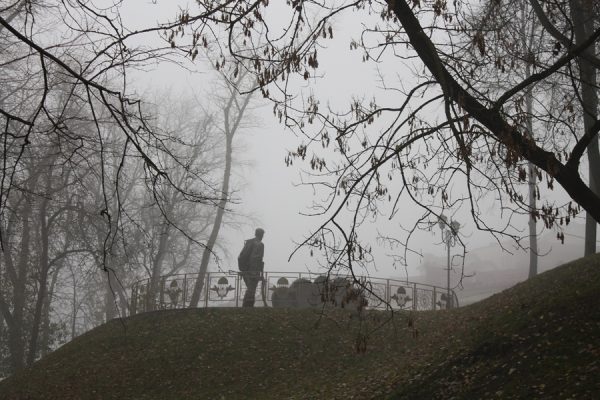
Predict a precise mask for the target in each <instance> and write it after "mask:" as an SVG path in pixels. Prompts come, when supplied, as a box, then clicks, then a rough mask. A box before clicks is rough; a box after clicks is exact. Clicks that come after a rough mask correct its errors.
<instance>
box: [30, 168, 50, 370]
mask: <svg viewBox="0 0 600 400" xmlns="http://www.w3.org/2000/svg"><path fill="white" fill-rule="evenodd" d="M50 171H51V169H50ZM51 179H52V172H49V173H48V174H47V176H46V196H45V197H44V200H43V201H42V203H41V205H40V210H39V218H38V223H39V224H40V243H39V245H40V250H41V251H40V259H39V264H38V273H39V278H38V283H39V287H38V293H37V298H36V301H35V309H34V312H33V324H32V327H31V334H30V338H29V353H28V354H27V365H31V364H33V362H34V361H35V359H36V355H37V349H38V337H39V333H40V325H41V322H42V308H43V305H44V302H45V300H46V293H47V289H48V272H49V269H50V261H49V255H48V246H49V240H50V238H49V230H48V202H49V196H50V191H51Z"/></svg>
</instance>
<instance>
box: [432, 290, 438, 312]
mask: <svg viewBox="0 0 600 400" xmlns="http://www.w3.org/2000/svg"><path fill="white" fill-rule="evenodd" d="M436 289H437V287H436V286H434V287H433V311H435V301H436V300H437V291H436Z"/></svg>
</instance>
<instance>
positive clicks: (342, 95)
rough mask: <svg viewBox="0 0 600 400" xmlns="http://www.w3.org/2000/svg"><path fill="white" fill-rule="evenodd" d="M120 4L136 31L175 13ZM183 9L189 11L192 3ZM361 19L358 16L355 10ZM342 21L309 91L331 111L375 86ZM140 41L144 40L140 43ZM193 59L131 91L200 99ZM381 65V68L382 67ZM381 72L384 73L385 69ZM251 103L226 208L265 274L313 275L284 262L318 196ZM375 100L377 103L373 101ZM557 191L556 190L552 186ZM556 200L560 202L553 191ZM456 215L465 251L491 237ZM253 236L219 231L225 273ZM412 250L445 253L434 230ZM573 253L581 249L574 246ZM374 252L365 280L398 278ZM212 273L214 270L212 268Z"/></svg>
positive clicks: (413, 264) (303, 262)
mask: <svg viewBox="0 0 600 400" xmlns="http://www.w3.org/2000/svg"><path fill="white" fill-rule="evenodd" d="M126 3H127V2H126ZM127 4H128V5H127V7H129V6H132V7H129V8H125V9H123V10H122V15H123V17H124V20H125V23H126V25H127V24H130V23H133V24H134V25H135V26H137V27H141V26H148V25H151V24H152V23H154V22H156V21H157V20H162V21H164V20H166V19H173V18H174V17H175V15H176V13H177V6H176V5H175V2H170V1H169V2H167V1H161V0H158V1H157V2H156V4H153V3H152V2H148V1H145V0H144V1H143V5H140V4H139V3H138V0H136V1H132V2H130V3H127ZM190 4H193V3H190ZM191 7H192V8H191V9H193V7H194V6H193V5H192V6H191ZM362 15H364V14H363V13H361V16H362ZM344 22H345V23H344V25H341V24H337V25H336V24H334V27H335V32H336V39H335V40H334V41H332V42H331V44H330V49H328V50H326V49H323V50H321V51H320V59H319V63H320V65H321V67H320V68H319V71H320V72H322V73H325V76H324V77H323V79H321V80H319V83H318V89H316V88H315V89H313V90H315V91H316V90H318V92H319V93H317V94H320V95H321V97H322V98H323V97H324V96H323V94H326V97H327V98H328V99H329V101H330V102H331V103H332V104H334V105H338V106H341V105H347V104H348V103H349V101H350V99H351V97H352V95H356V96H358V97H363V96H366V97H367V98H368V96H369V95H370V94H371V93H372V88H373V87H374V86H376V85H377V84H378V83H377V71H376V70H375V66H374V65H373V64H372V63H366V64H365V63H362V62H361V52H360V51H354V52H350V51H348V48H349V42H350V37H351V35H350V34H349V33H348V32H344V31H343V30H342V29H341V28H342V27H343V26H358V27H360V24H354V23H348V21H347V20H344ZM354 22H357V21H354ZM355 36H356V35H355ZM155 39H156V38H155ZM145 40H152V39H150V38H146V39H145ZM337 47H339V49H338V48H337ZM200 58H201V56H199V57H198V58H197V59H196V60H197V62H196V63H195V65H194V66H193V67H192V68H195V69H196V72H187V71H184V70H182V69H181V68H178V67H176V66H174V65H161V66H159V67H157V68H154V69H151V70H148V71H143V72H139V73H137V74H136V75H135V76H134V77H133V79H134V81H135V84H136V87H139V90H140V92H144V91H146V90H150V91H154V90H160V89H165V88H168V89H170V90H171V91H172V92H174V93H177V92H178V90H181V91H186V90H190V89H192V90H193V89H194V88H197V90H194V91H195V92H196V94H197V95H198V96H205V95H206V94H207V91H208V90H209V88H210V79H211V75H212V74H211V73H210V68H209V67H208V66H207V65H205V64H202V62H201V61H200V62H198V60H199V59H200ZM382 68H385V65H383V66H382ZM393 68H399V63H398V64H394V65H393ZM382 72H383V73H384V74H386V71H385V70H383V71H382ZM404 74H406V75H407V76H409V73H408V72H404ZM401 75H403V72H402V69H401V67H400V69H398V70H390V71H387V74H386V77H389V78H394V77H396V76H401ZM314 86H315V85H313V87H314ZM255 100H256V102H255V105H261V104H264V106H262V107H259V108H258V109H257V110H255V115H256V117H257V119H256V122H257V124H256V125H257V127H254V128H252V129H248V130H246V131H244V132H239V133H238V135H236V139H235V146H236V147H237V149H238V150H237V151H236V153H235V154H234V159H235V160H236V161H238V162H240V161H241V162H242V163H244V164H246V165H245V166H242V167H240V164H239V163H238V166H237V167H236V168H235V170H234V187H235V188H236V189H238V190H240V192H239V196H240V199H241V201H242V204H239V205H235V206H233V207H234V208H235V209H236V210H238V211H239V210H242V212H243V213H244V214H246V215H249V216H252V217H253V218H255V219H256V220H257V221H259V225H260V226H261V227H263V228H264V229H265V230H266V235H265V238H264V242H265V248H266V254H265V269H266V270H276V271H304V270H307V269H310V270H315V269H316V267H317V265H316V262H315V259H313V258H311V257H310V256H309V255H308V252H307V251H301V252H300V253H299V254H298V255H297V256H295V257H294V259H293V260H292V261H291V262H289V263H288V257H289V255H290V253H291V252H292V251H293V249H294V247H295V245H294V242H299V241H301V240H302V239H303V238H304V237H305V235H306V234H308V233H309V231H310V230H311V229H314V228H316V227H318V226H319V224H320V223H321V222H322V221H323V219H322V217H321V218H319V217H305V216H301V215H300V213H301V212H306V211H308V210H307V207H308V206H309V205H310V203H311V202H312V201H313V200H318V199H320V198H322V197H323V196H322V195H319V194H314V193H313V192H312V190H311V189H310V188H307V187H298V186H297V184H298V183H300V182H301V178H300V169H299V166H300V165H301V163H295V165H294V166H292V167H286V166H285V163H284V157H285V156H286V153H287V150H290V149H294V148H296V147H297V146H298V144H300V142H301V140H300V139H299V138H296V137H295V136H294V135H293V134H292V133H291V132H290V131H286V130H285V129H284V127H283V125H280V124H279V123H278V122H276V121H275V120H274V118H273V117H272V115H273V114H272V104H271V103H267V102H264V101H263V100H262V99H260V98H259V97H258V96H257V97H256V98H255ZM379 100H380V98H378V101H379ZM384 100H385V99H384ZM242 183H243V184H242ZM557 193H560V189H559V190H558V191H557ZM558 196H559V197H562V196H561V195H560V194H558ZM403 207H404V209H403V212H402V213H400V214H399V215H398V216H397V217H396V219H395V220H394V221H392V222H385V220H384V219H383V220H380V221H378V222H377V223H376V224H373V227H372V229H373V232H375V231H376V229H383V230H387V233H388V234H391V233H393V231H394V230H395V229H397V232H401V230H400V227H399V224H401V223H403V218H402V216H403V215H405V216H410V215H414V213H415V211H416V210H417V209H416V207H415V206H414V205H412V204H405V205H403ZM484 210H486V208H484ZM487 211H488V212H489V213H490V216H494V215H497V214H496V212H497V207H496V205H494V204H493V203H492V202H490V204H489V206H488V207H487ZM419 213H420V211H419ZM457 218H458V219H459V220H460V221H461V222H462V223H463V227H462V229H461V231H462V233H464V235H465V236H464V241H465V242H466V243H467V244H468V247H469V249H474V248H476V247H481V246H485V245H488V244H490V243H492V242H493V238H492V237H491V236H489V235H487V234H485V233H481V232H476V231H474V226H473V223H472V222H470V221H469V219H468V216H465V215H459V216H458V217H457ZM580 222H581V220H580ZM522 226H523V230H524V232H525V230H526V228H527V227H526V221H525V219H523V225H522ZM253 231H254V227H253V226H252V225H244V226H243V227H242V228H241V229H231V228H227V227H224V228H223V229H222V230H221V233H220V237H221V241H222V243H227V247H228V248H229V249H230V254H229V258H226V259H225V262H224V266H225V267H226V268H227V266H229V267H230V268H231V269H236V262H235V258H236V257H237V253H238V252H239V250H240V249H241V246H242V244H243V240H244V239H247V238H250V237H252V236H253ZM374 242H375V240H374V238H373V243H374ZM576 242H577V240H576V239H575V238H573V241H572V242H571V243H572V244H574V245H577V246H579V244H576ZM413 246H414V249H415V250H418V251H421V252H422V253H429V254H434V255H438V256H440V257H443V256H444V255H445V248H444V246H443V245H442V244H441V243H440V235H439V231H438V230H437V229H436V230H434V232H419V233H418V234H417V235H416V236H415V240H414V242H413ZM581 248H582V249H583V245H582V244H581ZM457 251H458V250H457ZM541 251H544V249H541ZM374 252H375V255H376V266H377V271H371V274H372V275H373V276H380V277H400V278H402V277H405V276H406V275H405V274H406V272H405V270H404V269H399V270H398V269H395V268H394V267H393V266H392V259H391V258H390V257H389V254H390V253H391V251H390V250H389V249H384V248H377V247H375V246H374ZM582 252H583V250H582ZM522 255H523V254H521V256H522ZM502 257H507V258H506V260H507V264H508V263H510V262H509V261H508V260H509V258H510V255H508V254H505V255H502ZM519 257H520V256H519ZM420 263H421V260H420V259H419V258H418V257H414V258H412V259H410V260H409V267H408V273H409V275H414V274H417V273H418V270H417V267H418V265H419V264H420ZM212 268H214V264H213V265H212ZM441 268H442V266H440V274H443V273H444V272H443V270H442V269H441ZM523 268H524V269H526V268H527V265H523ZM423 283H427V282H423Z"/></svg>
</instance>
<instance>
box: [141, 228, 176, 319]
mask: <svg viewBox="0 0 600 400" xmlns="http://www.w3.org/2000/svg"><path fill="white" fill-rule="evenodd" d="M170 231H171V225H170V224H169V221H167V220H166V219H165V220H164V221H163V226H162V228H161V231H160V239H159V242H158V250H157V252H156V255H155V256H154V263H153V264H152V274H151V275H150V282H149V284H148V291H147V292H146V310H147V311H152V310H155V309H156V294H157V293H158V287H159V283H160V275H161V271H162V265H163V261H164V259H165V256H166V255H167V250H168V245H169V236H170Z"/></svg>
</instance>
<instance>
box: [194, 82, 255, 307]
mask: <svg viewBox="0 0 600 400" xmlns="http://www.w3.org/2000/svg"><path fill="white" fill-rule="evenodd" d="M243 79H244V77H243V75H242V76H240V78H239V80H238V83H240V82H241V81H242V80H243ZM229 89H230V91H231V94H230V98H229V100H228V102H227V106H226V107H225V108H224V109H223V116H224V120H223V122H224V124H225V169H224V171H223V184H222V186H221V200H220V201H219V205H218V207H217V215H216V216H215V222H214V223H213V226H212V229H211V232H210V236H209V237H208V241H207V242H206V246H205V247H204V250H203V252H202V260H201V261H200V270H199V272H198V276H197V277H196V283H195V284H194V291H193V292H192V297H191V299H190V307H197V306H198V302H199V300H200V294H201V293H202V289H203V287H204V279H205V277H206V271H207V270H208V262H209V261H210V256H211V254H213V249H214V247H215V244H216V242H217V238H218V237H219V230H220V229H221V224H222V222H223V215H224V214H225V207H227V202H228V201H229V180H230V178H231V166H232V161H233V158H232V153H233V137H234V136H235V133H236V131H237V128H238V127H239V124H240V121H241V120H242V118H243V116H244V112H245V110H246V107H247V106H248V103H249V102H250V97H251V94H247V95H246V96H245V97H244V100H243V102H242V104H241V106H238V107H239V108H238V109H237V115H235V117H233V116H232V115H231V107H232V106H233V104H234V103H236V104H237V98H236V97H237V93H236V92H235V90H236V89H235V87H232V86H229ZM232 118H234V120H233V121H231V119H232Z"/></svg>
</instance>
